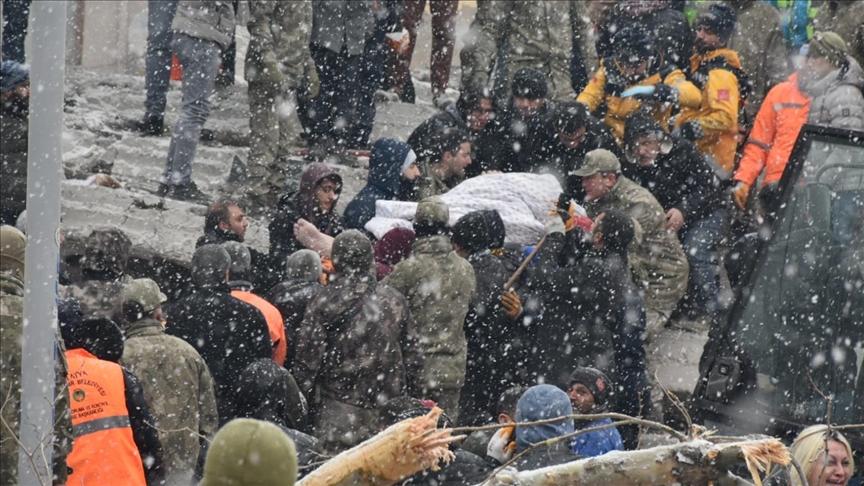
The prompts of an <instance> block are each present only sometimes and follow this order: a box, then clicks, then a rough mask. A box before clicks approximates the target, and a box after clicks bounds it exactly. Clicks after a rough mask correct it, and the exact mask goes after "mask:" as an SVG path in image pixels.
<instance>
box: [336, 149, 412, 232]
mask: <svg viewBox="0 0 864 486" xmlns="http://www.w3.org/2000/svg"><path fill="white" fill-rule="evenodd" d="M419 182H420V169H419V168H418V167H417V155H415V153H414V151H413V150H411V146H410V145H408V144H406V143H404V142H400V141H398V140H395V139H392V138H382V139H379V140H378V141H377V142H375V145H374V146H372V155H371V157H370V158H369V181H368V182H367V183H366V187H364V188H363V189H361V190H360V192H359V193H357V196H356V197H355V198H354V199H353V200H352V201H351V202H350V203H348V207H346V208H345V226H346V227H348V228H350V229H358V230H363V228H364V227H365V226H366V223H368V222H369V220H370V219H372V218H373V217H375V201H378V200H384V201H414V200H415V197H416V193H417V191H416V186H417V183H419Z"/></svg>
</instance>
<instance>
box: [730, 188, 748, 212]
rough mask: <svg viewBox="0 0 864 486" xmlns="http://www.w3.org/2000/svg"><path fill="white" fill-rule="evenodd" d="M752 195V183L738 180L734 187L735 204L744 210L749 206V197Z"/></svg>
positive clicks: (733, 197)
mask: <svg viewBox="0 0 864 486" xmlns="http://www.w3.org/2000/svg"><path fill="white" fill-rule="evenodd" d="M749 197H750V184H747V183H746V182H741V181H738V184H735V187H733V188H732V199H733V200H734V201H735V205H736V206H738V207H739V208H740V209H741V210H742V211H743V210H744V209H745V208H746V207H747V198H749Z"/></svg>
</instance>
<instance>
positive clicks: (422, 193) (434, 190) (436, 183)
mask: <svg viewBox="0 0 864 486" xmlns="http://www.w3.org/2000/svg"><path fill="white" fill-rule="evenodd" d="M420 171H421V173H422V174H423V179H422V180H421V181H420V187H419V189H418V196H417V200H418V201H421V200H423V199H426V198H427V197H432V196H440V195H441V194H446V193H447V192H448V191H449V190H450V189H453V188H454V187H456V186H457V185H458V184H459V183H460V182H462V178H461V177H454V178H453V179H451V180H449V181H445V180H443V179H441V178H440V177H438V175H437V174H435V171H434V170H432V164H430V163H429V161H428V160H427V161H424V162H423V163H422V165H421V166H420Z"/></svg>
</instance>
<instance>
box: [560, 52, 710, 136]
mask: <svg viewBox="0 0 864 486" xmlns="http://www.w3.org/2000/svg"><path fill="white" fill-rule="evenodd" d="M607 66H608V69H607ZM661 82H662V83H663V84H665V85H667V86H671V87H673V88H676V89H677V95H676V96H675V98H673V99H670V100H664V101H659V100H658V102H654V101H647V102H646V101H640V100H638V99H636V98H621V97H620V95H621V93H623V92H624V91H626V90H628V89H630V88H633V87H635V86H654V85H657V84H659V83H661ZM576 101H578V102H580V103H584V104H585V105H587V106H588V109H589V110H590V111H591V112H592V113H593V112H595V111H597V109H598V108H600V106H601V105H602V104H603V103H604V102H605V103H606V115H605V117H604V121H605V122H606V125H607V126H609V129H610V130H611V131H612V135H613V136H614V137H615V139H616V140H617V141H618V144H619V145H620V144H622V143H623V140H624V126H625V123H626V121H627V117H628V116H630V115H632V114H633V113H635V112H636V111H637V110H639V108H640V107H641V106H642V105H643V103H650V104H651V105H652V109H651V116H652V117H653V118H654V119H655V120H657V123H659V124H660V126H662V127H663V128H664V129H667V130H668V129H669V118H670V117H671V116H672V108H673V105H676V104H677V105H678V106H680V107H682V108H683V107H685V106H687V107H691V108H698V107H699V104H700V103H701V101H702V95H701V94H700V93H699V88H697V87H696V86H694V85H693V83H691V82H689V81H688V80H687V78H686V76H684V73H683V72H682V71H681V70H680V69H675V68H674V67H669V66H663V67H662V68H661V69H659V70H658V72H656V73H654V74H653V75H652V76H649V77H647V78H645V79H643V80H642V81H640V82H638V83H635V84H632V83H629V82H628V81H627V80H626V79H625V78H624V76H623V75H622V74H621V70H620V68H619V67H618V62H617V61H616V60H615V59H614V58H607V59H604V60H603V61H601V63H600V69H598V70H597V72H596V73H595V74H594V77H593V78H591V80H590V81H589V82H588V86H586V87H585V89H584V90H582V93H580V94H579V96H578V97H577V98H576Z"/></svg>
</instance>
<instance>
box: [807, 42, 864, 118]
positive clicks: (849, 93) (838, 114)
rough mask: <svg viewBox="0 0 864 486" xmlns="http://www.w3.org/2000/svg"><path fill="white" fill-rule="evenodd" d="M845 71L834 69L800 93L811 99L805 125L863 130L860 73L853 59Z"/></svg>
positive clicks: (863, 84) (863, 73)
mask: <svg viewBox="0 0 864 486" xmlns="http://www.w3.org/2000/svg"><path fill="white" fill-rule="evenodd" d="M847 60H848V62H849V68H848V69H838V70H836V71H834V72H832V73H830V74H829V75H828V76H826V77H824V78H823V79H822V80H820V81H818V82H816V83H814V84H813V85H812V86H807V87H802V91H803V92H804V93H805V94H806V95H807V96H810V97H811V98H812V101H811V102H810V115H809V116H808V119H807V123H810V124H813V125H824V126H830V127H833V128H845V129H849V130H864V96H862V94H861V90H862V89H864V70H862V69H861V65H860V64H858V61H856V60H855V59H854V58H853V57H851V56H849V57H847Z"/></svg>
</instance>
